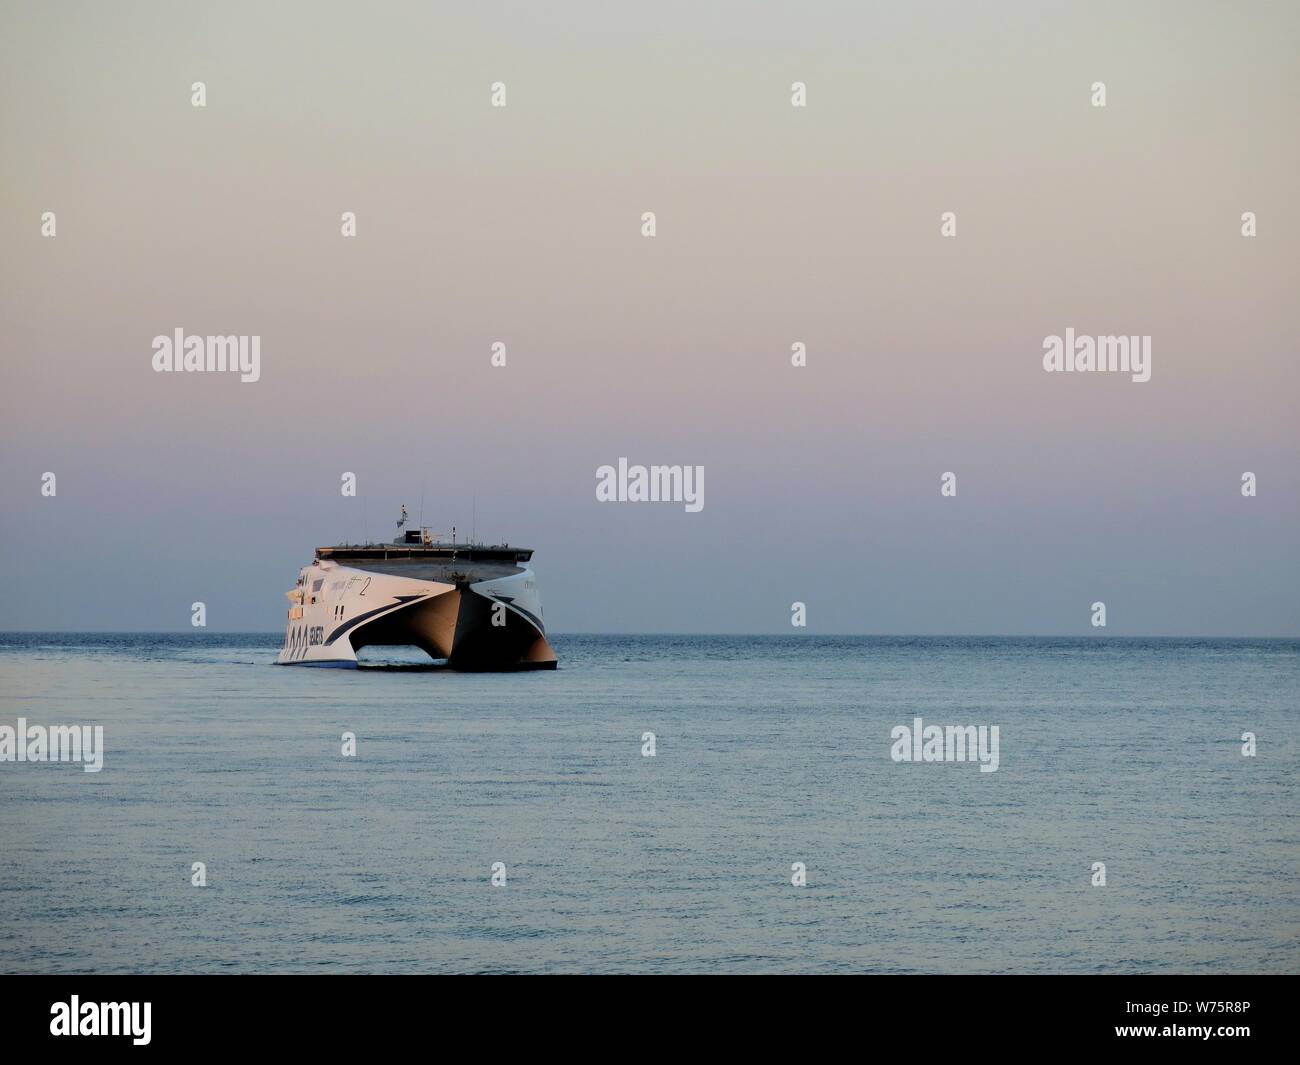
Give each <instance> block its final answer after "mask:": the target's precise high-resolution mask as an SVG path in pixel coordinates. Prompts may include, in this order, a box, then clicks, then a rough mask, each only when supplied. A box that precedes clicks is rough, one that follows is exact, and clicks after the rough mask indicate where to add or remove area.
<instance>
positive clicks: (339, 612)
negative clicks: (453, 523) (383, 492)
mask: <svg viewBox="0 0 1300 1065" xmlns="http://www.w3.org/2000/svg"><path fill="white" fill-rule="evenodd" d="M406 522H407V514H406V508H405V507H403V508H402V517H401V519H400V520H399V521H398V523H397V532H398V535H397V538H396V539H395V540H394V541H393V542H392V543H391V544H365V545H353V544H346V545H339V546H336V547H318V548H316V557H315V559H314V560H313V561H312V563H311V564H310V565H308V566H304V567H303V568H302V571H301V572H300V573H299V574H298V583H297V585H295V587H294V588H293V589H292V590H291V591H288V592H286V593H285V595H286V596H287V597H288V599H289V604H290V605H289V623H288V625H287V626H286V628H285V631H284V647H283V648H281V650H280V656H279V658H278V659H277V661H278V662H279V663H280V665H285V666H289V665H302V666H340V667H355V666H356V665H357V652H358V651H359V650H361V648H363V647H369V646H372V645H379V646H389V647H391V646H415V647H419V648H421V649H422V650H423V651H425V652H426V653H427V654H428V655H429V656H430V657H431V658H434V659H437V660H445V661H446V663H447V665H448V666H449V667H450V668H452V669H465V670H510V669H554V668H555V667H556V659H555V651H554V650H553V649H552V648H551V645H550V643H549V642H547V639H546V626H545V624H543V621H542V602H541V598H540V596H539V595H538V591H537V578H536V577H535V576H534V575H533V571H532V569H531V568H530V567H529V562H530V561H531V560H532V557H533V552H532V550H531V548H521V547H511V546H510V545H509V544H496V545H491V546H489V545H486V544H464V543H457V542H456V535H455V531H454V530H453V532H452V537H451V541H450V542H449V543H448V542H442V541H435V540H434V538H433V537H432V535H431V534H430V532H429V530H428V529H424V528H422V529H404V528H403V527H404V526H405V525H406Z"/></svg>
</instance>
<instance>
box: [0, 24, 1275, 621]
mask: <svg viewBox="0 0 1300 1065" xmlns="http://www.w3.org/2000/svg"><path fill="white" fill-rule="evenodd" d="M1298 31H1300V8H1298V7H1297V6H1296V5H1295V4H1292V3H1277V4H1266V3H1246V4H1242V5H1227V4H1222V3H1217V2H1216V3H1188V2H1180V3H1172V2H1171V3H1140V2H1139V3H1134V2H1124V3H1087V4H1083V3H1072V4H1065V3H1045V2H1042V0H1034V2H1016V3H1011V2H1004V3H998V4H993V5H984V4H971V3H967V2H944V3H918V4H912V3H908V4H898V3H888V4H863V3H834V4H831V3H790V4H779V5H778V4H764V3H752V2H751V3H709V2H700V0H696V2H689V3H676V2H666V3H665V2H660V3H655V4H642V5H629V4H613V3H595V2H591V3H586V2H584V3H566V4H563V5H538V4H524V3H520V4H478V3H473V4H462V3H457V4H451V3H445V4H443V3H438V4H429V3H411V4H397V3H374V4H366V5H344V4H328V3H325V4H322V3H312V4H305V3H304V4H289V3H283V4H281V3H277V4H265V3H222V4H219V5H213V4H198V3H183V4H175V3H161V2H160V3H147V4H146V3H123V4H112V5H108V4H99V3H86V4H68V3H59V4H50V3H22V4H18V3H10V2H5V3H3V4H0V191H2V193H3V195H2V197H0V245H2V246H3V254H2V255H0V498H2V499H3V507H2V508H0V551H2V552H3V555H2V556H0V561H3V564H4V572H5V576H6V581H5V590H4V594H3V595H2V596H0V628H4V629H70V630H77V629H137V630H140V629H143V630H165V629H188V628H189V618H190V604H191V603H192V602H194V601H204V602H205V603H206V604H207V609H208V626H209V629H210V630H215V631H222V630H278V629H280V628H281V627H282V626H283V624H284V609H285V602H284V599H283V596H282V594H281V593H282V592H283V591H284V590H285V589H287V588H289V587H290V586H291V585H292V583H293V580H294V577H295V574H296V572H297V568H298V567H299V566H300V565H302V564H303V563H304V562H306V561H308V560H309V559H310V558H311V552H312V549H313V548H314V547H315V546H317V545H321V544H332V543H336V542H339V541H340V540H355V539H358V538H362V537H365V536H369V537H370V538H374V539H381V538H382V539H386V538H389V537H390V536H391V534H392V528H393V522H394V520H395V518H396V516H397V511H398V506H399V504H401V503H405V504H406V505H407V506H408V508H409V509H410V510H411V512H412V515H413V516H415V515H416V513H417V511H418V510H419V506H420V500H421V495H422V494H423V517H424V522H425V524H428V525H432V526H433V527H434V528H435V529H440V530H441V529H450V527H451V526H452V525H453V524H455V525H456V526H457V527H458V528H459V529H460V530H462V531H463V530H467V529H468V528H470V526H471V524H472V525H473V526H474V527H475V528H476V531H477V532H478V534H479V535H480V537H484V538H488V539H494V540H499V539H505V540H508V541H510V542H511V543H515V544H528V545H531V546H533V547H535V548H536V549H537V555H536V557H535V568H536V570H537V573H538V576H539V579H540V582H541V588H542V592H543V598H544V602H545V604H546V616H547V621H548V623H549V626H550V627H551V628H552V629H553V630H555V631H559V632H574V631H582V632H605V631H622V632H628V631H633V632H653V631H679V632H786V633H789V632H792V631H795V630H792V629H791V627H790V623H789V621H790V605H791V603H792V602H794V601H796V600H798V601H802V602H804V603H806V604H807V610H808V622H809V626H808V631H809V632H862V633H1026V634H1033V633H1041V634H1055V633H1092V632H1094V631H1095V630H1093V629H1092V628H1091V626H1090V625H1089V616H1090V615H1089V607H1090V605H1091V604H1092V603H1093V602H1094V601H1097V600H1101V601H1104V602H1105V603H1106V604H1107V612H1108V627H1107V629H1106V630H1105V631H1106V632H1107V633H1108V634H1112V635H1126V634H1190V635H1198V634H1200V635H1293V636H1294V635H1300V536H1298V535H1297V531H1298V529H1300V521H1298V519H1300V461H1298V460H1300V418H1298V417H1297V397H1298V394H1300V388H1298V386H1300V374H1298V373H1297V369H1296V344H1297V341H1296V337H1297V319H1298V318H1300V311H1298V310H1297V308H1298V307H1300V301H1298V300H1297V292H1298V291H1300V268H1298V267H1297V252H1296V238H1297V233H1298V232H1300V211H1297V203H1296V201H1297V195H1296V174H1297V173H1300V147H1298V146H1300V138H1298V137H1297V121H1296V119H1297V104H1298V102H1300V65H1298V64H1297V63H1296V59H1295V56H1296V54H1297V48H1298V47H1300V32H1298ZM195 81H203V82H205V83H206V86H207V106H206V107H205V108H195V107H192V106H191V102H190V100H191V84H192V83H193V82H195ZM496 81H501V82H504V83H505V84H506V86H507V101H508V105H507V106H506V107H505V108H504V109H501V108H493V107H491V106H490V93H489V87H490V86H491V84H492V83H493V82H496ZM794 81H802V82H804V83H806V85H807V93H808V105H807V107H806V108H802V109H800V108H794V107H792V106H791V103H790V87H791V83H792V82H794ZM1096 81H1102V82H1104V83H1105V85H1106V93H1107V105H1106V107H1104V108H1097V107H1093V106H1092V105H1091V102H1090V98H1091V86H1092V84H1093V83H1094V82H1096ZM46 211H53V212H55V214H56V216H57V236H56V237H54V238H52V239H51V238H48V237H43V236H42V234H41V215H42V213H43V212H46ZM344 211H353V212H355V213H356V216H357V226H358V235H357V236H356V237H355V238H353V239H348V238H344V237H342V236H341V234H340V215H341V213H342V212H344ZM644 211H653V212H655V214H656V216H657V230H658V231H657V235H656V236H655V237H654V238H653V239H646V238H644V237H642V236H641V233H640V224H641V215H642V212H644ZM944 211H954V212H956V214H957V227H958V228H957V236H956V237H955V238H944V237H941V236H940V216H941V214H942V212H944ZM1244 211H1253V212H1255V214H1256V216H1257V219H1258V235H1257V236H1256V237H1253V238H1244V237H1243V236H1242V235H1241V221H1240V219H1241V215H1242V212H1244ZM178 327H180V328H183V329H185V330H186V331H187V332H188V333H198V334H208V333H213V334H257V335H260V336H261V338H262V341H261V344H262V378H261V380H260V381H259V382H257V383H256V384H240V383H239V382H238V380H237V379H236V378H235V377H233V376H216V375H206V374H158V373H154V372H153V370H152V368H151V365H150V360H151V355H152V350H151V342H152V339H153V337H154V336H156V335H158V334H165V333H171V332H172V331H173V330H174V329H176V328H178ZM1067 327H1073V328H1074V329H1075V330H1076V331H1077V332H1079V333H1082V334H1109V333H1121V334H1135V335H1150V336H1151V337H1152V350H1153V372H1152V377H1151V380H1150V382H1148V383H1145V384H1134V383H1132V382H1131V381H1129V379H1128V378H1127V377H1126V376H1119V375H1107V374H1094V375H1078V374H1071V375H1065V374H1048V373H1045V372H1044V370H1043V368H1042V361H1041V360H1042V351H1043V340H1044V337H1046V336H1048V335H1051V334H1061V333H1063V332H1064V331H1065V329H1066V328H1067ZM494 341H503V342H504V343H505V344H506V345H507V348H508V365H507V366H506V367H504V368H494V367H492V366H491V365H490V362H489V359H490V354H491V345H492V343H493V342H494ZM796 341H801V342H803V343H805V344H806V345H807V350H808V365H807V366H806V367H803V368H795V367H792V366H791V365H790V347H791V344H792V343H794V342H796ZM620 456H626V457H628V458H629V460H630V461H632V462H641V463H647V464H649V463H680V464H691V465H703V466H704V467H705V469H706V482H705V492H706V495H705V498H706V504H705V507H704V509H703V511H702V512H700V513H697V514H688V513H686V512H685V511H684V509H683V508H682V507H681V506H680V505H672V504H657V505H644V504H600V503H597V501H596V497H595V490H594V489H595V480H596V478H595V471H596V469H597V467H599V466H601V465H604V464H606V463H616V462H617V460H618V458H619V457H620ZM46 471H52V472H54V473H56V475H57V478H58V481H57V486H58V488H57V496H56V497H54V498H45V497H42V495H41V493H40V486H41V475H42V473H44V472H46ZM945 471H952V472H955V473H956V475H957V479H958V482H957V483H958V494H957V496H956V498H951V499H946V498H943V497H941V495H940V491H939V489H940V477H941V474H943V473H944V472H945ZM1244 471H1251V472H1253V473H1255V474H1256V476H1257V478H1258V495H1257V496H1256V497H1255V498H1243V496H1242V494H1241V491H1240V485H1241V476H1242V473H1243V472H1244ZM344 472H354V473H356V475H357V477H358V483H359V495H358V497H357V498H355V499H352V498H344V497H343V496H342V495H341V494H340V491H339V485H340V477H341V475H342V474H343V473H344Z"/></svg>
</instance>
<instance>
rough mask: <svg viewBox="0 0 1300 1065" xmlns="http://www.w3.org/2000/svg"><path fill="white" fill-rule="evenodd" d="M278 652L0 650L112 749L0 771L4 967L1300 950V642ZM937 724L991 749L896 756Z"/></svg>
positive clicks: (628, 964) (600, 967)
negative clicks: (503, 665)
mask: <svg viewBox="0 0 1300 1065" xmlns="http://www.w3.org/2000/svg"><path fill="white" fill-rule="evenodd" d="M279 642H280V638H279V636H268V635H261V634H258V635H247V636H244V635H229V634H226V635H199V636H190V635H92V634H57V635H56V634H48V633H45V634H34V635H12V634H10V635H2V636H0V725H3V724H6V723H7V724H8V725H10V726H11V727H12V726H14V725H15V724H16V719H17V718H18V717H25V718H27V719H28V721H29V723H32V724H47V725H54V724H92V725H93V724H102V725H103V726H104V743H105V755H104V768H103V770H102V772H99V773H86V772H83V770H82V769H81V768H80V767H79V766H78V765H69V764H17V763H10V762H4V763H0V970H3V971H5V972H44V973H48V972H134V971H148V972H426V971H438V972H443V971H469V972H515V971H524V972H557V971H558V972H588V971H595V972H623V971H672V972H677V971H688V972H697V971H738V972H836V971H843V972H856V971H878V972H921V971H951V972H1006V971H1016V972H1024V971H1029V972H1085V973H1087V972H1193V973H1196V972H1215V973H1218V972H1296V971H1300V817H1297V814H1300V774H1298V773H1297V767H1298V766H1300V641H1295V640H1127V639H1079V640H1073V639H957V638H888V637H880V638H875V637H863V638H827V637H816V636H800V637H797V638H788V637H723V636H705V637H664V636H627V637H624V636H618V637H613V636H567V637H563V636H562V637H558V638H556V639H555V640H554V643H555V645H556V648H557V650H558V652H559V655H560V658H561V669H560V670H559V671H557V672H554V673H522V674H458V673H451V672H446V671H422V670H412V669H402V668H387V669H385V668H379V669H365V670H358V671H344V670H313V669H306V668H282V667H277V666H274V665H273V664H272V663H273V660H274V657H275V653H276V650H277V648H278V646H279ZM375 650H376V651H377V652H378V653H377V654H376V656H375V660H378V661H387V662H392V663H402V662H417V661H419V656H418V655H417V654H415V653H412V654H410V655H409V656H408V655H406V654H405V653H403V652H399V651H391V650H388V649H375ZM915 717H921V718H922V719H923V721H924V723H925V724H938V725H968V724H970V725H997V726H998V728H999V737H1000V740H999V767H998V769H997V771H996V772H991V773H981V772H980V771H979V766H978V764H977V763H973V762H961V763H959V762H949V763H920V764H908V763H896V762H894V761H893V760H892V759H891V757H890V749H891V746H892V741H891V738H890V733H891V730H892V729H893V728H894V726H896V725H903V724H905V725H908V726H910V725H911V724H912V722H913V719H914V718H915ZM344 732H352V733H354V734H355V735H356V756H355V757H350V758H349V757H343V756H342V754H341V737H342V734H343V733H344ZM646 732H653V733H654V737H655V741H654V742H655V752H656V753H655V756H654V757H645V756H643V754H642V751H643V739H642V737H643V734H644V733H646ZM1243 732H1252V733H1254V734H1255V736H1256V744H1257V754H1256V756H1255V757H1244V756H1243V754H1242V746H1243V743H1242V734H1243ZM195 862H203V863H204V864H205V866H206V876H207V886H206V887H195V886H192V884H191V877H192V868H193V863H195ZM497 862H500V863H503V865H504V868H505V877H506V881H505V885H504V886H502V887H494V886H493V885H492V883H491V877H492V869H493V865H494V863H497ZM799 862H801V863H804V865H805V867H806V870H807V873H806V876H807V883H806V885H804V886H795V885H794V884H792V882H791V878H792V875H793V874H792V865H793V864H794V863H799ZM1095 862H1103V863H1105V875H1106V885H1105V886H1104V887H1100V886H1096V887H1095V886H1093V885H1092V880H1093V878H1094V872H1093V863H1095Z"/></svg>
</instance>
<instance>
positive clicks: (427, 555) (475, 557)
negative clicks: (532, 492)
mask: <svg viewBox="0 0 1300 1065" xmlns="http://www.w3.org/2000/svg"><path fill="white" fill-rule="evenodd" d="M316 557H317V558H318V559H321V560H326V559H328V560H329V561H331V562H338V563H339V564H340V565H343V564H347V563H352V562H388V561H395V560H411V561H420V562H514V563H518V562H527V561H528V560H529V559H531V558H532V557H533V549H532V548H531V547H511V546H510V545H509V544H338V545H336V546H334V547H318V548H316Z"/></svg>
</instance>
